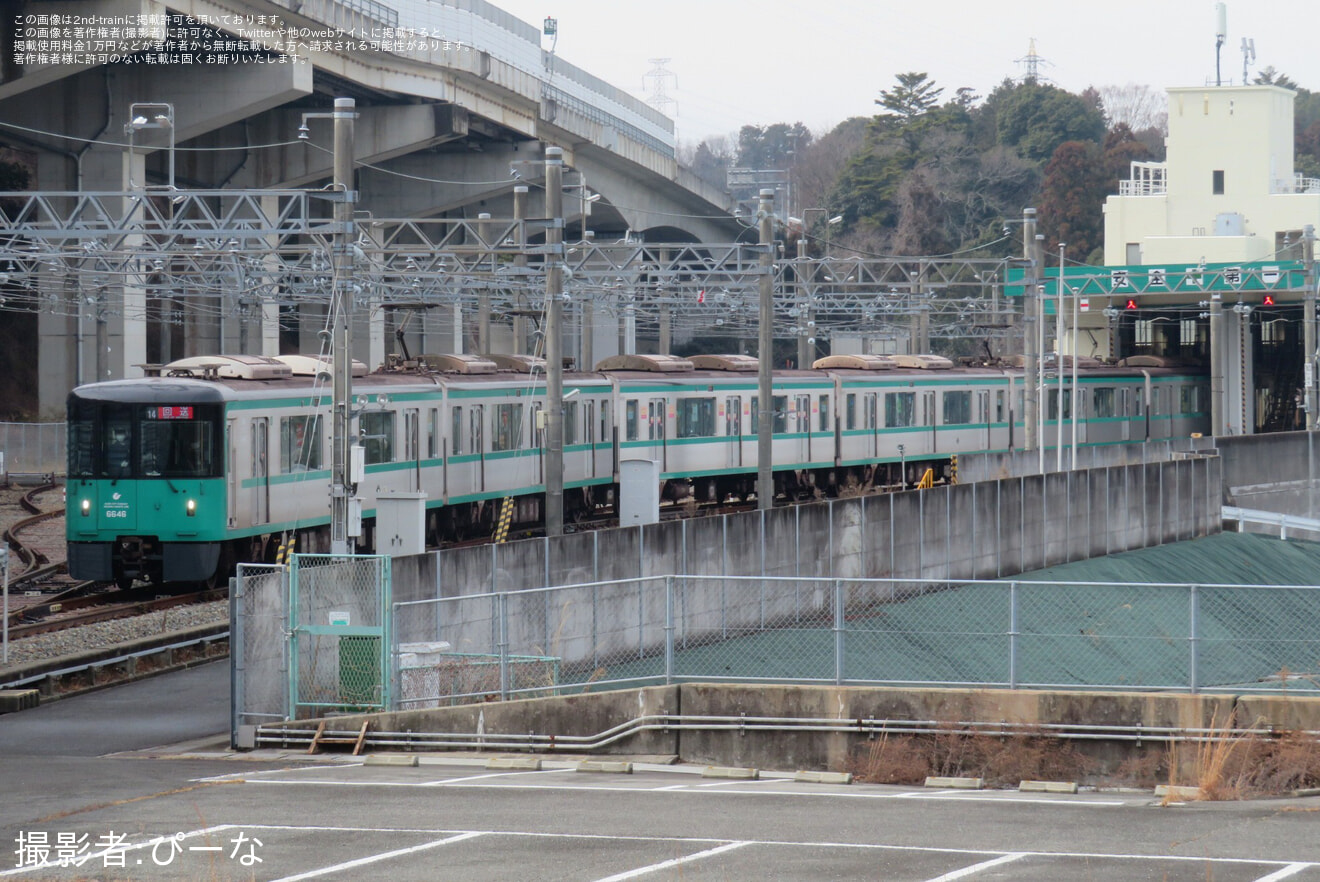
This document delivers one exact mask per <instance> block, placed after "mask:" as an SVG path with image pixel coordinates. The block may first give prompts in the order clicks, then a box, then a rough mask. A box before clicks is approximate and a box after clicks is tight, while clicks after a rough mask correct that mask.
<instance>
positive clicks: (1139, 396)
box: [1132, 388, 1146, 417]
mask: <svg viewBox="0 0 1320 882" xmlns="http://www.w3.org/2000/svg"><path fill="white" fill-rule="evenodd" d="M1132 393H1133V394H1132V398H1133V407H1132V414H1133V416H1136V417H1144V416H1145V415H1146V390H1144V389H1141V388H1137V389H1133V390H1132Z"/></svg>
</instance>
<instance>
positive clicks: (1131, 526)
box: [393, 457, 1222, 664]
mask: <svg viewBox="0 0 1320 882" xmlns="http://www.w3.org/2000/svg"><path fill="white" fill-rule="evenodd" d="M1221 486H1222V479H1221V473H1220V464H1219V460H1218V459H1217V458H1215V457H1196V458H1191V459H1183V460H1175V461H1170V462H1160V463H1147V464H1137V465H1128V466H1114V467H1108V468H1102V469H1094V470H1090V471H1077V472H1060V473H1055V474H1049V475H1031V476H1025V477H1020V478H1009V479H1004V480H998V481H986V482H982V483H976V484H959V485H955V486H944V487H936V488H934V489H931V490H913V491H908V492H905V493H892V494H886V495H880V496H864V497H857V498H852V499H835V500H829V501H826V502H820V503H815V504H810V505H797V506H791V507H785V508H779V509H775V510H773V511H768V512H760V511H755V512H746V513H741V514H731V515H722V516H718V517H708V518H692V519H685V520H678V521H666V522H662V523H659V524H652V525H647V526H638V527H626V528H621V529H614V530H601V531H595V532H591V533H582V534H573V535H567V536H562V537H558V538H555V539H548V538H545V539H528V540H523V541H519V542H509V543H505V544H502V545H484V546H478V547H472V548H458V549H447V550H442V551H438V552H431V553H428V554H426V555H418V556H415V557H407V558H397V559H395V562H394V565H393V597H394V600H395V602H406V601H416V600H430V599H436V598H455V597H465V596H470V595H478V594H484V593H488V592H503V591H520V590H526V589H529V588H539V587H548V586H554V585H565V584H579V583H587V582H600V581H607V580H613V579H637V578H644V577H653V576H663V575H671V574H694V575H695V574H702V575H713V576H720V575H729V576H758V575H765V576H779V577H824V578H844V579H846V578H876V579H885V578H894V579H911V580H913V581H914V582H923V581H945V580H959V579H994V578H1001V577H1009V576H1014V575H1017V574H1018V573H1021V572H1024V571H1028V570H1034V569H1039V568H1042V567H1047V566H1053V565H1056V564H1062V563H1068V562H1071V561H1076V560H1085V559H1088V558H1091V557H1096V556H1100V555H1105V554H1112V553H1114V552H1118V551H1128V550H1131V549H1136V548H1145V547H1148V546H1152V545H1160V544H1164V543H1168V542H1178V541H1182V540H1186V539H1194V538H1196V537H1198V536H1205V535H1209V534H1211V533H1215V532H1218V530H1219V523H1220V512H1219V509H1220V495H1221V490H1220V488H1221ZM700 584H704V585H707V586H712V587H710V588H708V590H718V583H713V582H705V583H700ZM602 590H605V589H602ZM646 593H647V594H649V595H656V596H655V597H653V598H651V599H653V600H654V601H655V602H656V603H660V604H661V606H659V607H657V608H656V609H654V610H651V611H650V612H649V613H648V614H647V615H646V620H647V621H650V622H663V621H664V609H663V597H661V596H659V595H662V594H663V592H646ZM645 600H646V598H644V601H645ZM687 602H688V603H690V604H693V605H694V606H696V608H706V607H709V608H712V609H714V608H717V600H716V599H714V598H706V599H703V598H700V597H694V596H691V595H689V596H688V598H687ZM474 603H477V604H480V603H488V601H485V600H480V601H474ZM633 604H634V605H633V607H632V609H631V610H630V613H631V617H632V619H633V620H636V618H637V611H636V609H637V608H636V605H635V604H636V601H633ZM591 608H592V607H591V605H590V604H582V605H581V613H582V615H584V616H588V617H589V616H590V615H591ZM465 612H469V613H470V612H471V610H465ZM529 627H534V623H533V625H530V626H529ZM394 629H395V635H396V640H398V641H399V642H414V641H426V640H435V639H443V638H441V637H440V636H439V634H438V631H437V624H436V613H435V610H434V609H433V608H431V607H426V606H418V607H404V608H402V609H401V611H400V613H399V614H398V615H397V616H396V619H395V623H394ZM556 631H557V632H558V633H560V634H562V635H570V636H571V635H577V634H585V633H592V631H593V628H592V623H591V622H590V621H586V620H584V621H576V620H573V618H572V615H571V611H570V615H569V620H568V621H566V622H564V623H563V624H561V625H559V626H557V627H556ZM629 639H631V638H629ZM514 642H515V644H516V643H517V641H514ZM541 643H542V645H544V644H545V643H546V641H545V640H542V641H541ZM556 654H558V653H556ZM564 661H565V663H567V664H573V663H575V662H577V661H580V660H579V659H573V658H567V657H565V658H564Z"/></svg>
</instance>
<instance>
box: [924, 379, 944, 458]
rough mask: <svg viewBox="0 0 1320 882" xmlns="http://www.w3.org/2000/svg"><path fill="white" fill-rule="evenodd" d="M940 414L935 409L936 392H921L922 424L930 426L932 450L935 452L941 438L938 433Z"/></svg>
mask: <svg viewBox="0 0 1320 882" xmlns="http://www.w3.org/2000/svg"><path fill="white" fill-rule="evenodd" d="M939 422H940V420H939V415H938V413H937V412H936V410H935V393H934V392H922V393H921V424H922V425H923V426H930V450H931V452H932V453H934V452H935V451H936V450H939V447H940V445H939V440H938V435H937V434H936V433H937V432H938V431H939Z"/></svg>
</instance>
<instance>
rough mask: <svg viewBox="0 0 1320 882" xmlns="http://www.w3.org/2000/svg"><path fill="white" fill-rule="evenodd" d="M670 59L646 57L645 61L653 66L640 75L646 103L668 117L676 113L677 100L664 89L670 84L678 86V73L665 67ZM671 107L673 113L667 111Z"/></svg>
mask: <svg viewBox="0 0 1320 882" xmlns="http://www.w3.org/2000/svg"><path fill="white" fill-rule="evenodd" d="M671 60H672V59H669V58H648V59H646V61H647V63H648V64H651V65H653V66H652V68H651V69H650V70H648V71H647V72H646V75H645V76H644V77H642V88H643V89H644V90H645V91H646V103H647V104H649V105H651V106H652V107H654V108H655V109H656V110H658V111H660V112H661V113H663V114H664V115H665V116H668V117H673V116H675V115H676V114H677V113H678V102H677V101H675V100H674V99H673V98H672V97H670V95H669V93H668V92H666V91H665V89H666V88H667V87H668V86H669V85H671V84H672V85H673V86H674V88H678V74H676V73H674V72H673V71H672V70H669V69H668V68H667V67H665V65H666V64H668V63H669V62H670V61H671ZM671 107H672V108H674V112H673V113H670V111H669V108H671Z"/></svg>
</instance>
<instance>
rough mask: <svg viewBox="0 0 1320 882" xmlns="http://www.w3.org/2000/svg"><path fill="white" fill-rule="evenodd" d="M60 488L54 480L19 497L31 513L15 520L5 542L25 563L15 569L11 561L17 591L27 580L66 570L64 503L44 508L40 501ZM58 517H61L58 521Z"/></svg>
mask: <svg viewBox="0 0 1320 882" xmlns="http://www.w3.org/2000/svg"><path fill="white" fill-rule="evenodd" d="M59 489H60V485H59V483H58V482H55V481H51V482H48V483H45V484H42V485H41V486H39V487H34V488H32V489H31V490H29V491H27V492H26V493H24V494H23V495H22V496H21V497H19V500H18V505H19V506H20V507H21V508H22V509H23V510H24V511H26V512H28V516H27V517H23V518H20V519H19V520H16V521H14V522H13V523H11V524H10V525H9V526H8V527H6V528H5V530H4V534H3V538H4V541H5V543H6V544H7V545H8V546H9V548H11V549H12V550H13V552H14V555H13V556H15V557H17V558H18V560H19V562H20V563H21V564H22V566H23V569H21V570H19V571H17V572H15V571H14V569H13V565H12V563H11V565H10V570H11V571H10V579H11V581H12V582H14V583H15V585H14V587H16V588H17V589H18V590H24V584H23V583H25V582H28V581H32V580H35V579H39V578H42V577H45V576H52V575H55V574H56V573H59V572H62V571H63V569H64V553H63V549H64V521H63V518H64V506H63V504H61V505H60V506H59V507H58V508H45V507H43V505H42V504H41V502H39V497H41V496H43V495H45V494H48V493H53V492H55V491H57V490H59ZM61 502H62V500H61ZM56 519H59V520H58V523H56Z"/></svg>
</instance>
